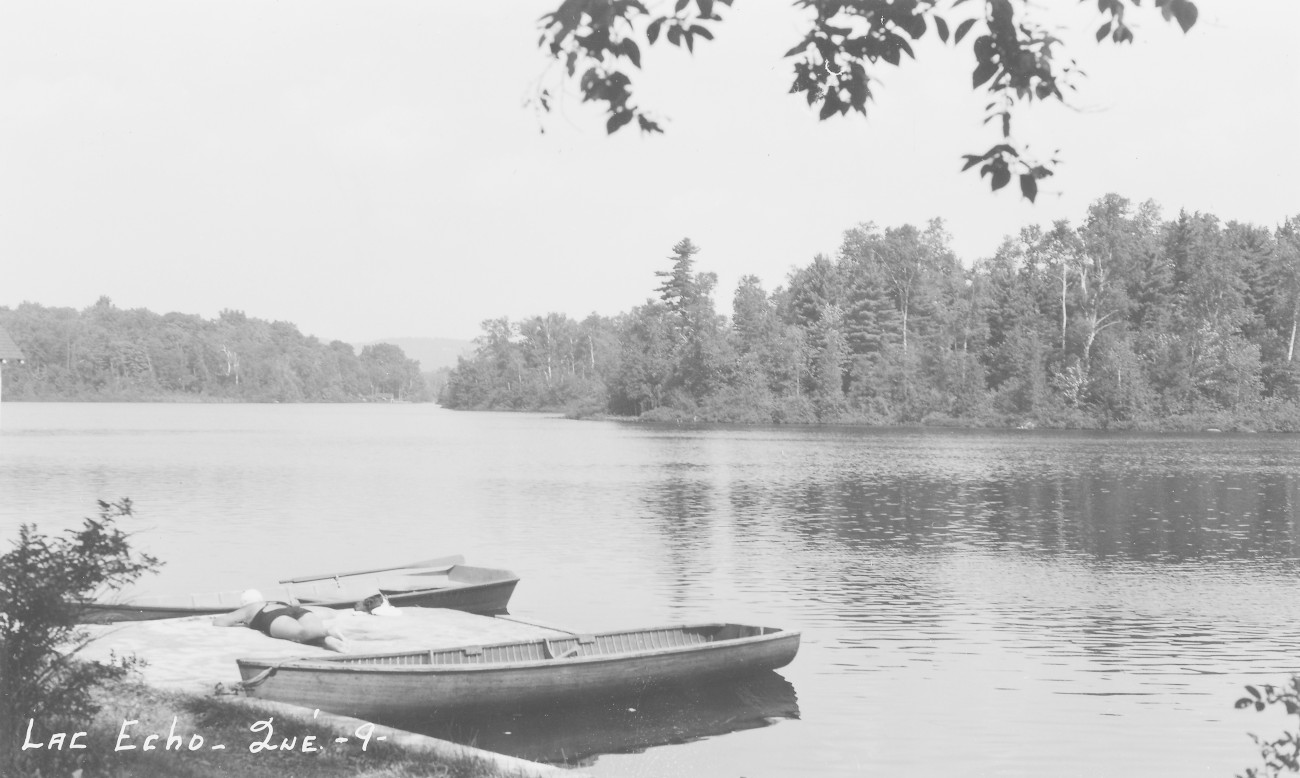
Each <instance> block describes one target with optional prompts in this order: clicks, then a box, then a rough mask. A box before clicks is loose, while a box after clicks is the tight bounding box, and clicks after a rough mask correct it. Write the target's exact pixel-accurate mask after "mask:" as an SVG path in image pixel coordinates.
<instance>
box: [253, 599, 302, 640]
mask: <svg viewBox="0 0 1300 778" xmlns="http://www.w3.org/2000/svg"><path fill="white" fill-rule="evenodd" d="M308 613H311V611H309V610H307V609H306V608H299V607H298V606H296V605H290V604H289V603H287V602H268V603H267V604H266V605H263V606H262V609H261V610H260V611H258V612H257V613H255V614H253V618H251V619H249V621H248V626H249V628H250V629H255V630H257V631H258V632H261V633H262V634H263V635H266V636H267V637H271V622H273V621H275V620H276V619H278V618H280V617H281V616H288V617H289V618H291V619H295V620H296V619H298V618H300V617H302V616H305V615H307V614H308Z"/></svg>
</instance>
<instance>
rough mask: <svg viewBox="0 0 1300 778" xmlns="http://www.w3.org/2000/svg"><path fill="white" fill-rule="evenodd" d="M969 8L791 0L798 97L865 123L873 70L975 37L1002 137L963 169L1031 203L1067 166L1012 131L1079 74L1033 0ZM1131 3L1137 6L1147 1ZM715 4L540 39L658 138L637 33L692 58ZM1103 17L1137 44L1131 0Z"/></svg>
mask: <svg viewBox="0 0 1300 778" xmlns="http://www.w3.org/2000/svg"><path fill="white" fill-rule="evenodd" d="M1083 1H1084V2H1087V0H1083ZM969 2H970V0H795V5H796V7H798V8H800V9H803V10H805V11H808V12H810V18H809V20H808V23H807V24H808V27H807V31H806V32H805V33H804V35H803V38H802V39H801V40H800V41H799V42H798V43H796V44H795V45H794V46H793V47H792V48H790V50H789V51H787V52H786V53H785V56H786V57H787V58H792V59H794V63H793V66H792V67H793V71H794V79H793V81H792V82H791V85H790V92H791V93H792V94H802V95H803V96H804V97H805V99H806V100H807V102H808V105H809V106H813V107H818V117H819V118H820V119H821V120H826V119H829V118H831V117H832V116H837V115H840V116H842V115H845V114H847V113H849V112H850V111H854V112H856V113H859V114H861V115H863V116H865V115H866V113H867V103H868V102H869V101H870V100H871V99H872V83H873V79H874V73H875V71H876V69H877V68H878V67H880V66H881V64H882V63H883V64H885V65H891V66H894V67H898V66H901V64H902V62H903V61H904V56H906V58H907V59H915V58H916V51H915V49H914V43H915V42H916V41H920V40H921V39H923V38H924V37H925V36H926V35H927V34H929V33H930V31H931V30H933V32H934V35H935V36H937V37H938V38H939V40H940V41H941V42H942V43H944V44H948V43H951V44H952V45H954V46H959V45H962V44H963V41H966V40H967V39H968V37H969V36H971V34H972V33H977V34H975V35H974V37H973V38H970V43H969V45H970V48H971V51H972V53H973V54H974V58H975V67H974V69H973V70H972V72H971V87H972V88H973V89H976V90H984V91H986V92H988V93H989V95H990V97H992V98H993V100H992V102H990V103H989V104H988V105H987V106H985V114H986V117H985V123H986V124H989V123H995V124H996V125H997V126H998V127H999V129H1000V135H1001V141H1000V142H998V143H996V144H995V145H993V146H992V147H990V148H989V149H988V150H987V151H984V152H982V153H978V154H967V155H964V158H965V161H966V164H965V166H964V167H963V168H962V169H963V170H969V169H971V168H973V167H975V166H977V165H978V166H979V172H980V176H981V178H983V177H988V178H989V181H990V187H991V189H992V190H994V191H996V190H998V189H1001V188H1003V187H1004V186H1006V185H1007V184H1008V183H1009V182H1010V181H1011V178H1012V176H1013V175H1015V176H1017V177H1018V179H1019V183H1020V192H1021V195H1022V196H1023V197H1024V198H1025V199H1028V200H1030V201H1031V202H1032V201H1033V200H1034V199H1035V198H1036V197H1037V195H1038V182H1039V181H1041V180H1042V179H1044V178H1046V177H1047V176H1050V175H1052V171H1053V168H1054V167H1055V166H1056V165H1057V164H1059V160H1058V159H1056V158H1055V157H1052V158H1050V159H1048V160H1045V161H1040V160H1037V159H1034V158H1031V157H1029V156H1028V155H1027V152H1028V146H1027V145H1026V144H1022V143H1020V142H1019V141H1017V140H1016V139H1015V137H1014V135H1013V133H1012V128H1013V123H1014V122H1013V119H1014V116H1015V115H1016V113H1017V111H1018V110H1019V109H1020V108H1021V107H1022V106H1024V105H1027V104H1029V103H1032V102H1034V101H1036V100H1037V101H1043V100H1049V99H1050V100H1058V101H1062V102H1064V101H1065V92H1064V91H1063V88H1064V89H1073V88H1074V87H1073V86H1072V85H1071V84H1070V83H1069V81H1070V78H1071V76H1073V75H1075V74H1078V73H1079V71H1078V69H1077V68H1076V66H1075V63H1074V62H1073V61H1067V60H1063V59H1062V57H1061V49H1062V48H1063V45H1062V42H1061V40H1060V39H1059V38H1057V37H1056V36H1055V35H1053V34H1051V33H1050V32H1049V31H1048V30H1047V28H1046V27H1045V26H1044V25H1043V24H1042V23H1041V22H1039V21H1038V20H1037V19H1035V17H1034V13H1035V7H1034V5H1033V4H1032V3H1030V2H1028V0H979V6H978V8H977V7H975V6H971V7H968V8H962V6H965V5H966V4H967V3H969ZM1128 3H1131V4H1132V5H1134V6H1139V5H1140V4H1141V0H1128ZM719 5H727V6H730V5H731V0H676V1H675V3H674V6H673V11H672V13H671V14H665V15H659V16H655V15H653V14H651V13H650V11H649V10H647V8H646V7H645V6H644V5H643V4H642V3H640V2H638V0H563V2H561V4H560V6H559V7H558V8H557V9H556V10H555V11H553V12H552V13H549V14H545V15H544V16H543V17H542V18H541V22H540V24H541V27H542V29H543V33H542V36H541V38H540V39H539V40H538V44H539V45H540V46H542V47H544V48H546V49H547V50H549V52H550V54H551V56H552V57H554V58H555V59H556V60H559V61H562V62H563V63H564V66H565V70H566V72H567V74H568V76H569V78H570V79H572V78H575V77H576V78H578V88H579V91H580V92H581V93H582V99H583V101H584V102H586V101H595V102H599V103H604V105H605V109H606V114H607V119H606V123H605V129H606V131H607V132H609V133H613V132H617V131H618V130H619V129H621V128H622V127H624V126H626V125H628V124H629V123H631V121H632V120H633V119H634V118H635V119H636V120H637V123H638V125H639V126H640V128H641V130H642V131H643V132H646V133H656V132H662V131H663V130H662V127H661V126H660V124H659V122H658V121H656V120H654V119H651V118H650V117H649V115H647V114H646V112H645V111H644V110H643V109H641V108H640V107H638V106H636V105H634V104H633V103H632V102H631V95H632V82H631V77H630V76H629V75H628V73H627V72H625V70H623V69H621V67H620V65H621V63H622V62H623V61H626V62H629V63H631V65H632V66H633V67H635V68H638V69H639V68H640V67H641V49H640V47H639V46H638V44H637V42H636V39H637V38H638V37H643V38H644V40H645V42H646V44H647V45H653V44H654V43H655V42H656V41H657V40H659V39H660V38H661V37H662V38H663V39H665V40H667V41H668V43H670V44H672V45H674V46H682V45H683V44H684V45H685V47H686V48H687V49H688V50H690V51H694V45H695V39H696V38H703V39H705V40H713V37H714V36H713V33H712V31H711V29H710V27H709V25H710V24H715V23H719V22H721V21H722V17H721V16H720V15H719V14H718V13H717V7H718V6H719ZM1154 5H1155V7H1156V8H1158V9H1159V10H1160V11H1161V13H1162V14H1163V16H1164V18H1165V20H1166V21H1176V22H1177V24H1178V25H1179V27H1181V28H1182V30H1183V31H1184V32H1186V31H1188V30H1190V29H1191V28H1192V26H1193V25H1194V24H1195V23H1196V19H1197V9H1196V5H1195V4H1194V3H1193V2H1191V0H1155V2H1154ZM1097 10H1098V12H1099V13H1100V14H1101V15H1102V16H1103V17H1105V19H1106V20H1105V22H1104V23H1103V24H1102V25H1101V27H1099V28H1098V30H1097V33H1096V38H1097V40H1098V42H1100V41H1103V40H1106V39H1107V38H1109V39H1110V40H1111V41H1112V42H1114V43H1128V42H1131V41H1132V40H1133V39H1134V35H1133V31H1132V28H1130V27H1129V26H1128V24H1127V23H1126V21H1125V12H1126V10H1127V4H1126V3H1125V0H1097ZM954 14H955V15H956V17H957V18H954ZM579 70H581V71H582V75H581V76H580V77H579V76H577V73H578V72H579ZM539 104H540V106H541V107H542V109H543V110H544V111H549V110H550V107H551V93H550V91H549V90H546V89H544V90H542V92H541V95H540V98H539Z"/></svg>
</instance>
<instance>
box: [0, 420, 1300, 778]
mask: <svg viewBox="0 0 1300 778" xmlns="http://www.w3.org/2000/svg"><path fill="white" fill-rule="evenodd" d="M121 496H129V497H131V498H132V499H133V500H134V501H135V504H136V509H137V518H136V519H134V520H132V521H131V524H130V526H131V527H133V528H135V529H138V530H139V534H138V535H137V536H136V537H137V541H138V543H139V545H140V546H142V547H143V548H145V549H146V550H148V551H150V552H152V553H154V554H156V555H158V556H160V557H161V558H163V559H164V560H166V562H167V566H166V568H165V569H164V570H163V571H162V572H161V573H160V574H159V575H158V576H157V577H156V578H155V579H154V581H152V582H151V585H152V586H153V587H155V588H157V589H160V590H175V589H183V590H206V589H213V588H238V587H240V585H241V582H242V581H245V580H264V579H266V578H268V577H270V576H272V575H274V574H283V575H284V576H287V575H292V574H303V573H313V572H320V571H326V570H331V569H350V568H357V567H366V566H370V565H371V564H374V565H380V564H382V563H385V562H405V561H410V560H414V559H419V558H422V557H431V556H438V555H442V554H448V553H457V552H459V553H463V554H465V555H466V557H467V558H468V561H469V562H470V563H471V564H480V565H486V566H494V567H495V566H500V567H507V568H510V569H512V570H514V571H516V572H517V573H518V574H519V575H520V577H521V578H522V582H521V583H520V585H519V587H518V589H517V591H516V593H515V597H514V600H513V601H512V603H511V613H512V614H513V615H514V616H517V617H520V618H525V619H530V620H536V621H539V622H545V623H552V624H559V625H565V626H568V627H573V628H577V629H581V630H583V631H593V630H599V629H605V628H617V627H625V626H638V625H655V624H664V623H675V622H686V621H706V620H727V621H736V622H742V623H752V624H762V625H767V626H780V627H786V628H792V629H798V630H800V631H802V633H803V645H802V648H801V650H800V653H799V656H798V657H797V658H796V659H795V661H794V663H793V664H791V665H790V666H788V667H786V668H783V669H781V670H780V671H779V672H778V673H773V674H769V675H767V676H762V677H759V678H756V679H752V680H750V681H747V682H745V683H741V684H731V685H727V686H724V687H722V688H719V689H709V690H697V692H695V693H692V694H688V695H682V696H680V697H674V698H671V699H646V700H638V701H634V702H633V703H632V704H629V705H627V706H626V707H620V708H611V709H607V710H594V711H592V710H586V711H584V710H578V711H565V712H563V713H558V712H557V713H555V714H554V715H551V716H547V717H539V718H535V720H531V721H530V720H520V719H512V720H503V721H496V722H486V723H483V722H478V723H474V724H473V727H472V728H477V729H475V730H474V732H472V733H471V734H465V735H464V737H466V738H467V739H468V738H470V737H472V738H474V739H475V740H476V742H478V743H480V744H482V745H487V746H490V747H492V748H496V749H498V750H506V751H511V750H513V751H514V752H516V753H521V754H524V755H532V756H539V755H540V756H546V755H547V754H546V753H544V752H545V751H546V749H547V748H548V747H549V748H553V749H555V750H562V751H563V752H564V756H565V757H568V758H576V760H577V761H579V762H581V763H583V764H584V765H585V769H587V770H588V771H590V772H592V773H594V774H596V775H598V776H606V777H609V778H613V777H615V776H646V777H649V776H732V777H733V778H734V777H736V776H744V778H761V777H764V776H782V777H784V776H795V775H800V776H803V775H808V776H859V775H909V776H954V775H997V776H1003V775H1005V776H1022V775H1023V776H1031V775H1033V776H1039V775H1054V776H1095V775H1110V776H1143V777H1144V778H1148V777H1149V776H1162V775H1169V776H1185V775H1207V776H1210V775H1212V776H1224V778H1227V776H1231V775H1233V774H1234V773H1237V772H1241V771H1242V770H1243V769H1244V768H1245V767H1247V766H1252V765H1255V764H1256V763H1257V760H1258V752H1257V750H1256V748H1255V746H1254V744H1253V743H1252V742H1251V741H1250V739H1249V737H1248V735H1247V733H1248V732H1257V733H1261V734H1272V733H1273V732H1274V731H1280V728H1281V726H1282V725H1283V724H1284V723H1285V721H1284V719H1283V718H1282V717H1280V716H1276V715H1261V714H1256V713H1253V712H1244V711H1237V710H1234V708H1233V705H1232V703H1233V701H1234V700H1235V699H1236V698H1237V697H1238V696H1240V694H1241V691H1242V687H1243V686H1244V685H1245V684H1247V683H1256V684H1260V683H1274V684H1277V683H1282V682H1284V681H1285V680H1286V679H1287V678H1288V677H1289V674H1291V673H1294V672H1300V600H1298V598H1297V596H1296V595H1297V591H1298V590H1300V589H1298V584H1300V525H1298V521H1297V519H1298V518H1300V437H1297V436H1266V435H1250V436H1246V435H1242V436H1235V435H1217V434H1205V435H1171V436H1154V435H1121V434H1096V433H1049V432H1006V431H999V432H984V431H975V432H962V431H920V430H870V429H845V428H833V429H820V428H803V427H794V428H746V427H699V428H696V427H663V426H652V425H641V424H628V423H618V422H575V421H568V420H564V419H559V418H553V417H548V416H542V415H525V414H496V413H457V412H452V411H446V410H442V409H439V408H436V407H432V406H426V405H387V406H382V405H152V404H102V405H101V404H27V403H7V404H6V405H5V406H4V410H3V421H2V425H0V537H3V538H5V539H9V538H12V537H13V536H14V535H15V532H16V527H17V525H18V524H19V523H20V522H24V521H26V522H36V523H37V524H38V525H39V526H40V527H41V528H42V529H44V530H47V531H48V530H56V529H62V528H65V527H72V526H75V525H76V524H77V523H78V521H79V519H80V517H82V516H86V515H91V514H92V513H93V512H94V508H95V500H97V499H114V498H117V497H121ZM276 577H282V576H276ZM628 708H635V710H628ZM620 751H622V752H628V753H619V752H620ZM556 758H558V757H556Z"/></svg>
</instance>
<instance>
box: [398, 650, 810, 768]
mask: <svg viewBox="0 0 1300 778" xmlns="http://www.w3.org/2000/svg"><path fill="white" fill-rule="evenodd" d="M797 718H799V701H798V698H797V697H796V695H795V690H794V687H793V686H792V685H791V684H790V682H789V681H787V680H786V679H785V678H783V677H781V676H780V675H779V674H777V673H775V672H771V671H768V672H765V673H762V674H760V675H754V676H751V677H747V678H744V679H738V680H733V681H730V682H727V683H721V684H705V685H696V686H690V687H683V688H679V689H672V690H664V689H659V690H656V691H653V692H646V693H642V694H639V695H623V696H619V697H604V698H599V699H593V700H587V701H583V702H566V703H564V704H563V705H559V704H557V705H555V706H552V707H548V708H543V709H538V710H527V711H499V712H494V713H485V714H477V715H459V716H457V717H456V718H454V719H450V720H447V719H441V718H439V717H437V716H436V715H434V716H430V717H426V718H420V719H394V720H389V721H385V722H383V723H387V724H390V725H393V726H398V727H401V728H403V729H407V730H411V731H414V732H420V733H423V734H427V735H432V736H434V737H438V738H443V739H445V740H452V741H455V742H457V743H467V744H471V745H475V746H477V747H479V748H486V749H488V750H490V751H496V752H498V753H503V754H509V755H511V756H517V757H521V758H524V759H532V760H534V761H539V762H548V763H551V764H562V765H568V766H575V767H576V766H590V765H593V764H595V762H596V760H597V758H598V757H599V756H601V755H603V754H627V753H639V752H642V751H645V750H646V749H648V748H652V747H655V746H662V745H668V744H674V743H687V742H691V741H695V740H701V739H703V738H709V737H716V736H718V735H725V734H728V733H731V732H739V731H742V730H748V729H757V728H759V727H766V726H770V725H772V724H775V723H777V722H779V721H781V720H782V719H797Z"/></svg>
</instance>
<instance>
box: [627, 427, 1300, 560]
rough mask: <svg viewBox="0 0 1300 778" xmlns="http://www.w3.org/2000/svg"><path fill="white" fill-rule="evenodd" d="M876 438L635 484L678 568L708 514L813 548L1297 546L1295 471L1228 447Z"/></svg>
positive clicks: (1224, 554) (1216, 549) (1239, 552)
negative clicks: (1261, 468)
mask: <svg viewBox="0 0 1300 778" xmlns="http://www.w3.org/2000/svg"><path fill="white" fill-rule="evenodd" d="M701 434H704V433H701ZM871 439H872V438H871V435H870V434H865V435H863V436H860V437H859V438H856V439H855V438H847V439H846V438H840V439H839V442H840V444H841V446H844V447H847V448H848V450H839V449H837V448H836V447H834V446H832V447H827V446H826V443H827V439H826V438H824V437H822V438H817V439H814V440H810V441H809V442H808V443H807V445H806V446H803V447H795V449H794V450H787V451H785V452H783V455H782V456H780V457H777V458H772V457H770V453H771V452H770V450H768V451H767V452H766V454H768V456H765V457H763V458H758V457H756V458H754V459H753V460H748V461H745V462H743V463H742V464H741V466H740V467H734V468H732V469H731V470H729V471H721V470H719V469H718V468H706V467H704V466H703V463H701V462H699V461H696V462H690V461H673V462H670V463H665V464H664V465H663V466H662V467H661V468H660V469H659V471H658V473H657V475H656V477H653V478H651V479H648V480H647V482H646V483H645V484H643V486H642V489H643V492H644V494H643V500H642V501H643V503H644V504H645V506H646V508H647V510H648V513H649V518H650V520H651V521H653V522H654V523H655V525H656V526H657V527H658V528H659V529H660V530H661V532H662V534H663V537H664V540H665V542H666V544H667V545H668V548H669V549H670V550H671V551H672V556H673V559H674V562H673V564H674V565H682V567H681V568H680V569H681V571H682V572H686V571H689V570H692V569H696V568H697V567H698V565H699V561H698V560H696V561H695V562H691V561H690V559H691V557H692V556H693V555H697V554H705V555H707V552H706V549H707V548H708V544H709V540H710V534H709V524H710V521H711V520H715V519H717V518H718V517H719V516H722V515H724V514H729V515H730V516H731V517H734V519H735V520H736V521H737V522H738V529H741V530H746V529H749V528H752V527H756V526H759V525H762V524H764V523H766V524H770V523H772V522H781V521H784V520H785V519H787V518H789V517H797V521H792V522H790V525H791V526H789V527H788V529H789V530H790V533H791V534H793V535H795V536H796V537H797V538H798V539H800V540H801V541H802V542H803V543H805V544H807V545H809V546H817V545H820V544H822V543H823V542H825V540H826V539H827V538H829V539H833V540H834V541H835V542H836V543H837V544H842V545H843V546H844V547H846V548H863V547H866V548H871V549H882V548H898V549H901V550H908V551H940V550H942V551H950V550H952V548H953V547H954V545H955V544H958V545H969V546H973V547H979V548H983V549H988V550H1000V551H1005V550H1015V551H1022V552H1027V553H1034V554H1048V555H1060V554H1064V555H1072V556H1080V557H1086V558H1093V559H1113V558H1118V559H1130V560H1147V561H1158V562H1175V563H1177V562H1184V561H1188V560H1205V559H1212V560H1217V559H1247V558H1250V559H1258V558H1260V557H1270V558H1295V557H1296V556H1297V551H1298V549H1300V546H1298V544H1297V540H1298V539H1300V537H1298V535H1297V522H1296V516H1297V507H1298V506H1300V478H1297V476H1296V475H1295V474H1292V473H1284V472H1277V471H1272V472H1263V473H1261V472H1258V462H1257V461H1256V462H1254V463H1253V464H1249V465H1248V464H1245V463H1242V462H1240V461H1237V466H1236V467H1233V466H1232V463H1233V462H1234V458H1233V457H1232V456H1231V455H1230V454H1231V452H1229V456H1227V457H1226V458H1225V461H1227V462H1228V463H1229V466H1226V467H1222V468H1219V469H1217V470H1214V471H1212V472H1205V471H1203V470H1202V469H1201V467H1199V466H1198V463H1199V462H1200V460H1199V459H1197V458H1193V459H1191V460H1185V459H1171V458H1170V456H1169V454H1168V452H1161V454H1160V455H1159V456H1157V455H1156V454H1155V453H1154V452H1153V451H1151V450H1150V449H1152V448H1153V446H1152V445H1151V444H1144V445H1143V446H1137V447H1135V448H1133V449H1132V450H1131V451H1130V453H1131V457H1130V458H1129V459H1128V460H1127V461H1126V460H1125V459H1124V458H1122V457H1121V456H1120V454H1121V453H1123V452H1124V451H1125V450H1126V449H1125V447H1124V446H1117V445H1115V442H1114V441H1113V440H1111V441H1109V443H1110V445H1109V446H1108V447H1106V448H1105V449H1101V448H1098V447H1097V445H1096V444H1097V442H1096V441H1095V440H1092V439H1090V438H1087V437H1084V438H1081V439H1080V440H1083V441H1087V442H1089V443H1091V444H1092V445H1091V446H1088V447H1084V448H1083V449H1081V450H1080V449H1078V448H1075V447H1071V446H1069V445H1063V444H1067V443H1069V442H1070V440H1069V439H1068V438H1066V439H1062V438H1045V439H1039V440H1037V441H1034V440H1032V439H1031V440H1030V441H1029V442H1030V443H1031V444H1032V443H1035V442H1036V443H1037V444H1038V445H1036V446H1035V445H1030V446H1025V447H1006V446H1003V445H1000V444H999V445H994V443H997V441H994V443H987V444H985V445H974V444H973V443H972V441H969V440H966V442H967V443H971V445H970V446H969V448H970V449H971V450H970V451H969V452H968V457H966V458H962V457H952V456H946V455H944V456H941V455H940V451H936V450H932V449H930V448H926V447H924V446H916V447H913V448H909V447H907V446H901V445H899V444H898V440H897V439H896V438H881V443H882V445H881V446H880V447H879V448H872V447H869V446H866V445H863V443H864V440H865V441H867V442H869V441H870V440H871ZM830 440H831V442H835V441H836V438H834V437H831V438H830ZM959 440H962V439H959ZM849 441H851V443H850V442H849ZM1074 442H1076V443H1077V442H1079V441H1078V440H1076V441H1074ZM786 443H787V445H789V441H787V442H786ZM1026 448H1028V449H1030V451H1029V452H1027V451H1026V450H1025V449H1026ZM681 449H682V444H681V442H680V440H679V439H675V442H674V451H675V452H677V453H679V454H680V452H681ZM1033 453H1036V454H1037V455H1038V457H1039V458H1036V459H1035V458H1031V454H1033ZM791 460H794V461H795V462H797V464H793V463H792V461H791ZM1099 462H1100V463H1104V464H1105V467H1101V466H1100V465H1099V464H1098V463H1099Z"/></svg>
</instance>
